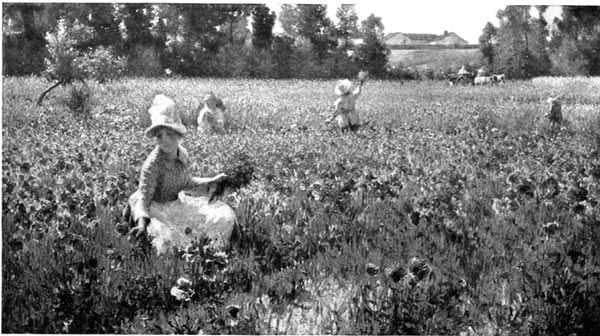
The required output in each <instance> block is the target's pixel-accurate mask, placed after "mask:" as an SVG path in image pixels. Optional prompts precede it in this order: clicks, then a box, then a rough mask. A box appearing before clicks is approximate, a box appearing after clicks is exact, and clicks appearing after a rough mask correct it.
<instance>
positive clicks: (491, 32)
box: [479, 22, 497, 68]
mask: <svg viewBox="0 0 600 336" xmlns="http://www.w3.org/2000/svg"><path fill="white" fill-rule="evenodd" d="M496 34H497V29H496V27H495V26H494V25H493V24H492V23H491V22H488V23H487V24H486V25H485V27H484V28H483V33H482V34H481V36H479V50H481V54H482V55H483V58H484V59H485V61H486V62H487V64H488V66H489V67H490V68H493V67H494V53H495V52H496V51H495V47H494V44H495V43H496Z"/></svg>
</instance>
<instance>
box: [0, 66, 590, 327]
mask: <svg viewBox="0 0 600 336" xmlns="http://www.w3.org/2000/svg"><path fill="white" fill-rule="evenodd" d="M334 85H335V83H334V82H333V81H297V80H289V81H254V80H221V79H218V80H217V79H164V80H149V79H135V78H132V79H125V80H122V81H119V82H115V83H111V84H104V85H90V89H91V92H93V94H94V97H93V98H94V99H93V101H94V102H95V103H94V105H93V106H92V108H91V111H90V114H91V116H92V118H79V117H76V116H74V115H73V113H72V112H71V111H70V110H69V109H68V107H67V106H64V105H63V103H62V101H63V98H64V97H66V96H68V94H69V92H68V88H64V89H60V90H56V91H53V93H52V94H51V95H50V96H49V97H47V100H46V101H45V103H44V106H42V107H38V106H36V105H35V103H34V102H35V97H36V95H37V91H39V90H42V89H43V87H44V83H43V82H42V81H41V80H39V79H36V78H5V79H4V80H3V144H2V151H3V157H2V163H3V187H2V188H3V192H2V195H3V196H2V201H3V214H2V223H3V230H2V235H3V248H2V258H3V260H2V265H3V267H2V271H3V290H2V305H3V307H2V331H3V332H18V333H24V332H33V333H58V332H69V333H105V332H108V333H199V332H204V333H235V334H245V333H270V334H274V333H295V334H298V333H307V334H308V333H310V334H315V333H318V334H321V333H340V334H367V333H369V334H370V333H394V334H457V333H460V332H467V331H468V330H473V332H475V333H477V334H540V335H558V334H560V335H563V334H566V333H569V334H572V333H574V334H577V335H593V334H595V333H597V332H598V331H599V329H598V323H599V320H598V316H600V311H599V310H598V308H597V307H598V300H599V298H600V297H599V296H598V293H600V288H599V286H600V282H599V280H598V276H599V274H600V259H599V255H598V242H599V241H600V226H599V225H598V223H599V222H600V216H599V212H598V210H599V209H598V196H599V191H600V190H599V189H598V187H597V185H598V179H599V178H600V160H599V158H598V151H597V147H596V146H597V144H596V143H595V142H594V141H595V138H593V137H592V136H591V135H590V134H593V131H590V129H592V130H594V129H595V127H597V126H598V125H596V124H594V123H593V122H594V121H597V120H599V119H598V111H599V110H598V106H600V97H599V96H598V91H597V90H595V85H596V84H595V82H594V80H592V79H590V80H588V81H586V80H584V79H562V80H552V81H550V80H534V81H526V82H509V83H507V84H506V85H500V86H495V87H448V86H447V85H445V83H441V82H439V83H438V82H408V83H404V84H402V83H398V82H387V81H372V82H367V83H366V85H365V89H364V94H363V96H362V97H361V98H360V100H359V101H358V110H359V114H360V116H361V118H362V119H363V120H365V121H368V124H367V125H365V126H364V127H362V128H361V129H360V130H359V131H358V132H356V133H340V132H338V131H336V130H332V129H330V128H329V126H327V125H325V124H324V120H325V119H326V116H328V115H330V113H331V112H332V111H331V108H330V106H331V104H332V102H333V100H334V99H335V95H334V93H333V87H334ZM569 85H576V86H577V87H578V88H579V89H578V90H577V91H573V92H569V91H568V90H566V88H568V87H569ZM209 90H210V91H213V92H215V93H217V94H218V95H219V97H222V98H223V100H224V102H225V105H226V106H227V108H228V109H229V111H230V112H231V114H232V115H233V116H234V120H233V126H232V129H231V131H230V132H229V133H228V134H225V135H200V134H196V133H195V132H194V128H193V127H194V125H193V121H190V120H186V119H185V118H184V120H186V123H188V126H189V127H190V133H189V134H188V135H187V136H186V137H185V138H184V140H183V145H184V146H185V147H186V148H187V149H188V150H189V152H190V153H191V156H192V159H193V161H194V166H193V169H194V172H195V173H196V174H198V175H200V176H210V175H213V174H215V173H217V172H219V171H222V170H224V169H225V168H226V167H225V165H226V164H227V162H230V161H231V156H232V155H234V154H233V153H238V152H243V153H246V154H248V155H249V156H251V157H252V158H253V159H254V160H255V162H256V167H255V180H254V181H253V182H252V183H251V184H250V185H249V186H247V187H246V188H243V189H241V190H239V191H238V192H236V193H234V194H230V195H227V196H226V197H225V200H226V201H227V202H228V203H230V204H231V205H232V206H233V207H234V209H235V210H236V213H237V215H238V221H239V227H238V230H237V231H236V234H235V236H234V238H233V240H232V245H231V248H230V249H229V250H227V251H225V252H226V254H225V255H222V254H219V253H216V252H214V251H206V250H204V249H203V246H202V244H201V243H198V244H197V245H196V246H192V247H190V249H189V250H185V251H173V252H170V253H167V254H165V255H161V256H156V255H154V254H149V255H148V254H145V253H144V252H143V251H141V250H139V249H138V248H136V247H135V245H133V244H131V243H130V242H129V241H128V240H127V238H126V237H125V236H121V235H120V234H119V233H117V232H116V231H115V224H117V223H118V222H119V221H121V220H122V218H120V214H121V205H123V204H124V202H125V201H126V198H127V197H128V196H129V195H130V194H131V193H132V192H133V191H134V190H135V188H136V186H137V179H138V176H139V168H140V166H141V163H142V162H143V160H144V158H145V156H146V155H147V154H148V153H149V151H150V150H151V149H152V143H151V142H150V140H148V139H146V138H145V137H143V130H144V129H145V128H146V127H147V126H148V123H149V120H148V119H147V115H146V110H147V108H148V107H149V105H150V102H151V100H152V97H153V96H154V95H155V94H157V93H164V94H166V95H169V96H171V97H173V98H174V100H175V101H176V102H177V103H178V104H179V105H180V108H181V112H182V113H184V114H185V113H186V112H189V111H192V110H193V109H195V108H197V106H198V104H199V99H198V98H199V97H201V96H202V95H203V94H204V93H205V92H206V91H209ZM561 90H565V91H564V92H566V96H567V99H566V103H565V104H564V108H563V113H564V115H565V118H566V119H567V120H571V121H572V124H571V126H570V127H569V128H564V129H563V130H561V131H560V132H559V133H558V134H557V135H553V134H552V133H551V132H550V128H549V126H548V125H547V124H546V122H545V120H544V119H543V118H542V117H541V116H542V115H543V113H545V109H546V108H547V106H546V105H545V103H544V98H545V95H547V94H551V93H553V92H557V91H561ZM596 131H598V129H596ZM216 261H218V262H216ZM179 277H186V278H189V279H190V280H191V281H192V283H193V285H192V289H193V290H194V292H195V295H194V296H193V297H192V298H191V300H190V301H178V300H177V299H176V298H175V297H174V296H172V295H171V294H170V291H171V288H172V287H173V286H175V283H176V281H177V279H178V278H179ZM232 307H239V312H237V311H236V310H235V309H232ZM234 312H235V313H234Z"/></svg>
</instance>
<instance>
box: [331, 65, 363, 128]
mask: <svg viewBox="0 0 600 336" xmlns="http://www.w3.org/2000/svg"><path fill="white" fill-rule="evenodd" d="M366 76H367V74H366V72H363V71H361V72H360V73H359V75H358V79H359V82H358V85H357V86H356V87H355V88H354V90H351V88H352V82H351V81H350V80H348V79H343V80H339V81H338V83H337V85H336V87H335V94H336V95H337V96H338V98H337V99H336V100H335V102H334V103H333V105H334V108H335V111H334V114H333V116H331V118H329V120H327V123H330V122H331V121H333V120H336V122H337V125H338V126H339V128H340V129H341V130H342V131H345V130H348V129H350V130H353V131H354V130H356V129H357V128H358V126H359V122H360V119H359V117H358V113H356V101H357V100H358V97H360V95H361V93H362V87H363V84H364V82H365V78H366Z"/></svg>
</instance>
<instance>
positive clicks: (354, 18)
mask: <svg viewBox="0 0 600 336" xmlns="http://www.w3.org/2000/svg"><path fill="white" fill-rule="evenodd" d="M335 16H336V17H337V18H338V20H339V22H338V25H337V29H336V36H337V37H338V38H339V39H341V40H342V43H341V45H340V47H341V48H342V49H343V50H347V49H349V48H350V47H351V43H350V38H351V37H352V36H355V35H356V34H357V33H358V15H357V14H356V6H355V5H349V4H343V5H341V6H340V7H338V9H337V11H336V13H335Z"/></svg>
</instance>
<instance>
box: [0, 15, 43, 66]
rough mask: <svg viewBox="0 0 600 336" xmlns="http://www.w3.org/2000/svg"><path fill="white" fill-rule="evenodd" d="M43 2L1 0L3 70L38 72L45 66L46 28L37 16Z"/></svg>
mask: <svg viewBox="0 0 600 336" xmlns="http://www.w3.org/2000/svg"><path fill="white" fill-rule="evenodd" d="M43 6H44V5H41V4H32V3H2V20H3V29H2V48H3V53H2V61H3V69H2V71H3V73H4V74H16V75H24V74H32V73H33V74H39V73H40V72H41V71H42V70H43V69H44V56H45V48H44V43H45V41H44V30H43V27H41V25H40V23H39V22H38V21H39V20H36V17H37V16H38V15H39V13H40V12H41V11H42V10H43V8H44V7H43Z"/></svg>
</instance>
